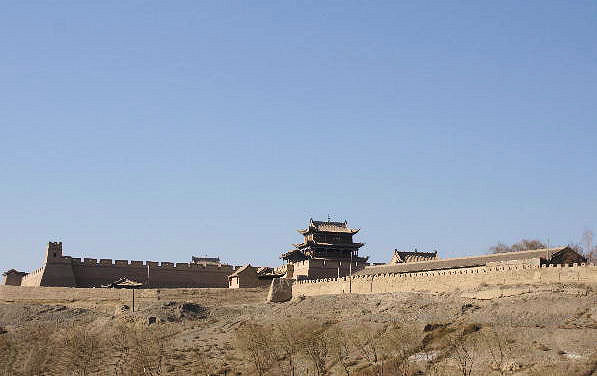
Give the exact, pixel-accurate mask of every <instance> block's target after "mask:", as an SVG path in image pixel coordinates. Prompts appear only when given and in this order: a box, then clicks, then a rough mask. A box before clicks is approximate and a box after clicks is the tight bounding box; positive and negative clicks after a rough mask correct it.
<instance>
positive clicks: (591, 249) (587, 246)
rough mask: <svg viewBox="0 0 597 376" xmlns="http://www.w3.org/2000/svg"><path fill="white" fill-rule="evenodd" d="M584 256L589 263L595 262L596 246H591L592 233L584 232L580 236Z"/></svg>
mask: <svg viewBox="0 0 597 376" xmlns="http://www.w3.org/2000/svg"><path fill="white" fill-rule="evenodd" d="M582 243H583V248H584V250H585V252H584V254H585V257H586V258H587V261H589V262H595V261H597V246H593V231H591V230H585V232H583V234H582Z"/></svg>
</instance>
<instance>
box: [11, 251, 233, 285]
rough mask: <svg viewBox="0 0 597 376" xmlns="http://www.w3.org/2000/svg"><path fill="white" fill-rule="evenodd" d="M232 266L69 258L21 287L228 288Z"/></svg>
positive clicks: (35, 273) (44, 269) (34, 274)
mask: <svg viewBox="0 0 597 376" xmlns="http://www.w3.org/2000/svg"><path fill="white" fill-rule="evenodd" d="M233 272H234V268H233V267H232V266H230V265H212V264H189V263H176V264H175V263H171V262H162V263H157V262H152V261H146V262H145V263H144V262H143V261H128V260H115V261H113V260H111V259H100V260H97V259H92V258H85V259H76V258H71V257H69V256H65V257H57V258H49V259H48V261H47V263H46V264H45V265H44V266H43V267H41V268H39V269H37V270H35V271H33V272H31V273H29V274H28V275H26V276H25V277H23V280H22V282H21V286H29V287H32V286H54V287H83V288H85V287H101V286H103V285H107V284H109V283H111V282H114V281H116V280H118V279H120V278H128V279H130V280H134V281H137V282H141V283H143V284H144V285H145V286H144V287H145V288H182V287H188V288H208V287H219V288H226V287H228V275H230V274H232V273H233Z"/></svg>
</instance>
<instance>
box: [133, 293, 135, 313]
mask: <svg viewBox="0 0 597 376" xmlns="http://www.w3.org/2000/svg"><path fill="white" fill-rule="evenodd" d="M133 312H135V289H133Z"/></svg>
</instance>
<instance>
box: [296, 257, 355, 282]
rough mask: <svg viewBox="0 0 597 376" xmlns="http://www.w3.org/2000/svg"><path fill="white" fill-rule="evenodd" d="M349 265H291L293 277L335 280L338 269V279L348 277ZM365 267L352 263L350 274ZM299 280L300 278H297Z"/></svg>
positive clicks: (316, 262) (321, 262)
mask: <svg viewBox="0 0 597 376" xmlns="http://www.w3.org/2000/svg"><path fill="white" fill-rule="evenodd" d="M349 264H350V263H349V262H345V261H336V260H320V259H313V260H305V261H300V262H296V263H293V264H292V265H293V267H294V269H293V276H294V277H298V276H303V278H309V279H321V278H335V277H338V267H340V277H344V276H346V275H349V273H350V265H349ZM364 267H365V265H364V264H363V263H357V262H353V263H352V272H353V273H355V272H356V271H358V270H361V269H363V268H364ZM299 278H300V277H299Z"/></svg>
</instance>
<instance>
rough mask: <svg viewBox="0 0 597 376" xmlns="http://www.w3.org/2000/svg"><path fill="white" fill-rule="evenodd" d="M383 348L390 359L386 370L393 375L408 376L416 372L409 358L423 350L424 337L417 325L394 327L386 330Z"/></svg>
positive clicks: (386, 363) (385, 365) (386, 356)
mask: <svg viewBox="0 0 597 376" xmlns="http://www.w3.org/2000/svg"><path fill="white" fill-rule="evenodd" d="M382 348H383V352H384V357H385V358H387V359H388V361H386V362H385V364H384V370H385V369H387V370H388V371H389V374H391V375H401V376H408V375H411V374H413V373H414V372H415V370H414V367H413V365H412V364H411V362H410V361H409V357H411V356H412V355H414V354H417V353H419V352H420V351H422V350H423V345H422V335H421V333H420V331H418V330H417V328H416V326H415V325H412V324H402V325H394V326H391V327H389V328H387V329H386V331H385V333H384V335H383V342H382ZM382 371H383V370H382Z"/></svg>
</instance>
